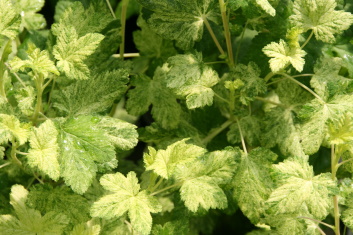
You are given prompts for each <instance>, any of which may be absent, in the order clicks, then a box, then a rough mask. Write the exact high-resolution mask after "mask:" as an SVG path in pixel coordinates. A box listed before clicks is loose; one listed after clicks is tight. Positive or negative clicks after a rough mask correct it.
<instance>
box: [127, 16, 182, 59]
mask: <svg viewBox="0 0 353 235" xmlns="http://www.w3.org/2000/svg"><path fill="white" fill-rule="evenodd" d="M137 23H138V26H139V27H140V28H141V30H137V31H134V32H133V36H134V43H135V45H136V48H137V49H138V50H139V52H140V55H141V56H146V57H148V58H163V59H167V58H168V57H170V56H173V55H175V54H177V51H176V50H175V48H174V46H173V43H172V41H170V40H165V39H163V38H162V37H160V36H158V35H157V34H156V33H154V32H153V31H152V30H151V29H150V28H149V27H148V25H147V24H146V22H145V21H143V20H142V18H139V19H138V22H137Z"/></svg>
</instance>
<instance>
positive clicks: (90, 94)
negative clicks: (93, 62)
mask: <svg viewBox="0 0 353 235" xmlns="http://www.w3.org/2000/svg"><path fill="white" fill-rule="evenodd" d="M127 82H128V74H127V72H126V71H125V70H123V69H121V70H113V71H111V72H104V73H102V74H99V75H98V74H97V75H95V76H93V77H91V78H90V79H89V80H84V81H75V82H74V83H73V84H71V85H69V86H67V87H63V88H62V87H60V89H58V90H55V91H54V92H53V106H54V107H55V108H57V109H58V110H59V111H60V113H62V114H64V115H65V116H79V115H84V114H94V113H100V112H104V111H106V110H107V109H108V108H110V107H112V105H113V103H114V100H116V99H120V98H121V97H122V96H123V94H124V93H125V91H126V88H127V87H126V83H127Z"/></svg>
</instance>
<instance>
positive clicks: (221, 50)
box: [202, 16, 225, 55]
mask: <svg viewBox="0 0 353 235" xmlns="http://www.w3.org/2000/svg"><path fill="white" fill-rule="evenodd" d="M202 20H203V21H204V23H205V25H206V28H207V30H208V32H209V33H210V35H211V37H212V39H213V41H214V43H215V44H216V46H217V48H218V50H219V52H220V53H221V55H225V52H224V50H223V48H222V47H221V44H220V43H219V41H218V39H217V37H216V35H215V34H214V32H213V30H212V27H211V25H210V23H209V22H208V20H207V17H206V16H202Z"/></svg>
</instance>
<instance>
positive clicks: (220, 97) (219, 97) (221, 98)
mask: <svg viewBox="0 0 353 235" xmlns="http://www.w3.org/2000/svg"><path fill="white" fill-rule="evenodd" d="M214 95H215V96H216V97H217V98H218V99H220V100H222V101H223V102H226V103H227V104H229V101H228V100H226V99H224V98H223V97H222V96H220V95H218V94H217V93H216V92H214Z"/></svg>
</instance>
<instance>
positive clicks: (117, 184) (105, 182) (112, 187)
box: [91, 172, 162, 234]
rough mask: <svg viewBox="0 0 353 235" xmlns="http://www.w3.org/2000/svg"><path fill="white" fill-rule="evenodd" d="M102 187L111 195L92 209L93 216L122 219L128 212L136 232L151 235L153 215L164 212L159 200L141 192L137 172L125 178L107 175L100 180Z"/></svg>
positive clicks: (100, 200) (103, 198)
mask: <svg viewBox="0 0 353 235" xmlns="http://www.w3.org/2000/svg"><path fill="white" fill-rule="evenodd" d="M100 182H101V185H102V186H103V188H105V189H106V190H108V191H110V192H111V194H108V195H106V196H103V197H102V198H101V199H99V200H98V201H97V202H95V203H94V204H93V206H92V208H91V215H92V216H94V217H101V218H106V219H110V218H113V217H121V216H122V215H124V214H125V213H126V212H128V215H129V218H130V222H131V225H132V227H133V228H134V230H136V231H137V232H139V233H141V234H149V233H150V231H151V228H152V217H151V214H150V213H151V212H152V213H157V212H160V211H161V210H162V207H161V205H160V204H159V202H158V200H157V199H156V198H154V197H153V196H149V195H148V194H147V193H146V191H144V190H143V191H140V185H139V184H138V179H137V177H136V174H135V172H129V173H128V174H127V176H126V177H125V176H124V175H123V174H121V173H119V172H118V173H116V174H106V175H104V176H102V178H101V179H100Z"/></svg>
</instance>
